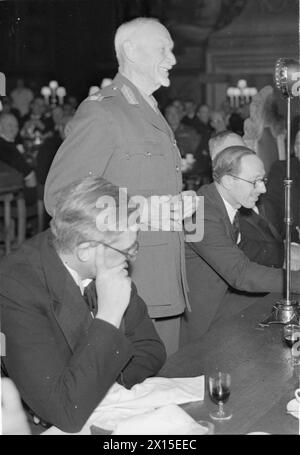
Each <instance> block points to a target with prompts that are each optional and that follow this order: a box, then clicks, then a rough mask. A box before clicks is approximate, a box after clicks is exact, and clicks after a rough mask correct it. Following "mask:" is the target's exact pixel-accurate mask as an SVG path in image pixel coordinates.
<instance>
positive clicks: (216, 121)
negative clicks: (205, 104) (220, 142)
mask: <svg viewBox="0 0 300 455" xmlns="http://www.w3.org/2000/svg"><path fill="white" fill-rule="evenodd" d="M210 118H211V121H210V124H211V126H212V127H213V129H214V132H213V134H214V135H215V134H218V133H222V131H226V130H227V126H226V115H225V112H222V111H212V113H211V115H210Z"/></svg>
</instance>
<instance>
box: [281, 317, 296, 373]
mask: <svg viewBox="0 0 300 455" xmlns="http://www.w3.org/2000/svg"><path fill="white" fill-rule="evenodd" d="M282 335H283V341H284V342H285V343H286V345H287V346H288V347H289V348H290V349H291V363H292V365H298V364H299V363H300V358H299V355H300V352H299V351H298V349H297V347H298V344H299V342H300V326H299V325H297V324H287V325H284V326H283V330H282ZM296 343H297V345H296Z"/></svg>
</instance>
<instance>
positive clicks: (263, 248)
mask: <svg viewBox="0 0 300 455" xmlns="http://www.w3.org/2000/svg"><path fill="white" fill-rule="evenodd" d="M232 146H241V147H244V146H245V143H244V141H243V139H242V138H241V137H240V136H239V135H238V134H235V133H233V132H231V131H225V132H222V133H219V134H217V135H216V136H215V137H213V138H212V139H210V141H209V151H210V155H211V157H212V159H214V158H215V157H216V156H217V154H218V153H220V152H221V151H222V150H224V149H225V148H227V147H232ZM239 225H240V226H239V227H240V234H241V235H240V239H239V243H238V246H239V248H241V249H242V250H243V252H244V253H245V254H246V256H247V257H248V258H249V259H250V260H251V261H254V262H257V263H259V264H262V265H267V266H274V267H282V266H283V263H284V243H283V238H282V237H281V236H280V234H279V232H278V231H277V229H276V228H275V227H274V226H273V224H272V223H271V221H270V220H269V219H268V217H267V215H266V211H265V207H264V195H261V196H260V199H259V201H258V203H257V204H255V206H254V207H253V209H247V208H245V207H243V208H241V209H240V211H239ZM294 249H295V248H294ZM294 253H295V252H294ZM297 256H299V253H297ZM294 265H296V263H295V264H294Z"/></svg>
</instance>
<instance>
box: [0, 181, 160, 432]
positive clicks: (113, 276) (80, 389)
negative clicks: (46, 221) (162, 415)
mask: <svg viewBox="0 0 300 455" xmlns="http://www.w3.org/2000/svg"><path fill="white" fill-rule="evenodd" d="M120 192H121V190H119V188H118V187H116V186H114V185H112V184H111V183H109V182H107V181H106V180H104V179H102V178H100V177H97V178H96V177H95V178H94V177H88V178H85V179H81V180H79V181H76V182H74V183H72V184H69V185H68V186H67V187H65V188H64V189H62V190H61V191H60V192H59V193H58V194H57V198H56V204H55V209H54V215H53V219H52V221H51V228H50V229H49V230H48V231H45V232H42V233H41V234H39V235H37V236H35V237H34V238H32V239H30V240H29V241H27V242H25V243H24V244H23V245H22V247H21V248H20V249H19V250H18V251H16V252H15V253H13V254H11V255H10V256H7V257H6V258H4V260H3V261H2V263H1V264H0V304H1V330H2V332H3V333H4V335H5V338H6V356H5V357H4V358H3V359H4V362H3V363H4V369H5V370H6V372H7V374H8V375H9V377H10V378H11V379H12V380H13V381H14V383H15V384H16V386H17V388H18V390H19V392H20V395H21V397H22V399H23V401H24V403H25V404H26V406H27V407H28V408H29V410H30V412H31V414H32V415H34V419H35V422H38V421H39V420H40V421H42V422H44V423H47V424H50V425H55V426H56V427H58V428H60V429H61V430H63V431H66V432H77V431H79V430H80V429H81V428H82V426H83V425H84V423H85V422H86V421H87V419H88V418H89V416H90V415H91V413H92V412H93V410H94V409H95V408H96V407H97V406H98V405H99V403H100V402H101V400H102V399H103V398H104V396H105V395H106V392H107V391H108V389H109V388H110V387H111V386H112V384H113V383H114V382H115V381H117V382H119V383H120V384H122V385H123V386H125V387H126V388H130V387H132V386H133V385H134V384H137V383H140V382H142V381H143V380H144V379H145V378H147V377H149V376H154V375H155V374H156V373H158V371H159V370H160V368H161V367H162V365H163V363H164V361H165V357H166V353H165V348H164V345H163V343H162V341H161V340H160V338H159V336H158V335H157V332H156V330H155V328H154V325H153V323H152V321H151V319H150V318H149V315H148V312H147V308H146V305H145V303H144V301H143V300H142V299H141V298H140V297H139V295H138V293H137V290H136V287H135V285H134V284H133V282H132V281H131V279H130V277H129V275H128V267H129V265H130V264H129V261H132V260H133V259H134V258H135V256H136V254H137V251H138V242H137V234H138V225H137V223H136V220H137V219H138V217H135V212H134V210H133V209H129V207H128V201H127V200H126V197H125V198H124V196H122V197H121V195H120ZM101 198H103V199H102V201H103V202H104V203H105V204H102V202H101ZM108 200H109V201H110V202H111V205H110V204H109V206H108V208H107V207H106V205H107V201H108ZM124 201H125V202H124ZM105 210H108V212H107V213H108V214H109V213H110V211H111V213H112V214H115V217H114V216H112V217H111V218H110V217H109V216H108V217H107V216H103V214H105ZM113 220H115V221H114V222H113Z"/></svg>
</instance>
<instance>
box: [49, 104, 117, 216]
mask: <svg viewBox="0 0 300 455" xmlns="http://www.w3.org/2000/svg"><path fill="white" fill-rule="evenodd" d="M104 103H105V101H96V100H87V101H84V102H83V103H82V104H81V105H80V107H79V108H78V110H77V112H76V114H75V116H74V118H73V119H72V121H71V124H70V130H69V132H68V135H67V137H66V139H65V140H64V142H63V143H62V145H61V146H60V148H59V149H58V151H57V153H56V155H55V158H54V160H53V162H52V165H51V167H50V170H49V173H48V176H47V180H46V184H45V199H44V202H45V207H46V210H47V212H48V213H49V214H50V215H52V214H53V206H54V203H55V194H56V193H57V192H58V191H60V190H61V189H62V188H63V187H64V186H66V185H68V184H70V183H71V182H73V181H74V180H77V179H79V178H84V177H87V176H88V175H95V176H101V175H103V173H104V171H105V169H106V166H107V164H108V162H109V160H110V158H111V156H112V153H113V151H114V148H115V145H114V144H115V124H114V121H113V119H112V116H111V114H110V112H109V110H107V109H105V107H104Z"/></svg>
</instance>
